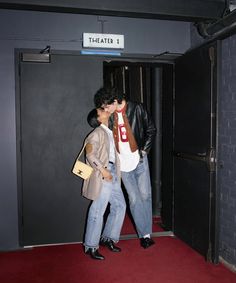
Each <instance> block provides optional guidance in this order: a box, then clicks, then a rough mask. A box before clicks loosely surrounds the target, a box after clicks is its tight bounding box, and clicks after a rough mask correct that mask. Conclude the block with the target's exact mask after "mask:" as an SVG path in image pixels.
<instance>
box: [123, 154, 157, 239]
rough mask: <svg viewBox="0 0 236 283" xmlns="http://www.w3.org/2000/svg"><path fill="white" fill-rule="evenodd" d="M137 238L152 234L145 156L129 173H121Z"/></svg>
mask: <svg viewBox="0 0 236 283" xmlns="http://www.w3.org/2000/svg"><path fill="white" fill-rule="evenodd" d="M121 176H122V181H123V183H124V186H125V189H126V191H127V193H128V197H129V205H130V211H131V214H132V216H133V219H134V222H135V226H136V229H137V232H138V236H139V238H142V237H143V236H144V235H147V234H151V233H152V192H151V181H150V173H149V165H148V159H147V155H145V156H144V157H143V158H142V159H140V161H139V163H138V165H137V167H136V168H135V169H134V170H132V171H130V172H121Z"/></svg>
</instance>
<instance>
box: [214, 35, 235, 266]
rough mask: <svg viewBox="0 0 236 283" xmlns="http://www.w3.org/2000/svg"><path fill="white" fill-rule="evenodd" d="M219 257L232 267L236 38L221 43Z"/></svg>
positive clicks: (233, 248) (233, 249)
mask: <svg viewBox="0 0 236 283" xmlns="http://www.w3.org/2000/svg"><path fill="white" fill-rule="evenodd" d="M219 163H220V164H219V167H220V169H219V170H218V176H219V190H220V255H221V257H222V258H223V259H224V260H226V261H227V262H228V263H230V264H231V265H234V266H235V268H236V36H235V35H234V36H232V37H230V38H228V39H225V40H224V41H223V42H222V74H221V87H220V95H219Z"/></svg>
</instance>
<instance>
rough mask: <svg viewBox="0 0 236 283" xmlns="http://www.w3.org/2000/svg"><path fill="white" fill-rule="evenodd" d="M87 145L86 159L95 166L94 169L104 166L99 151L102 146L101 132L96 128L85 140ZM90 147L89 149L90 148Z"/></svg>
mask: <svg viewBox="0 0 236 283" xmlns="http://www.w3.org/2000/svg"><path fill="white" fill-rule="evenodd" d="M85 143H86V147H85V152H86V159H87V161H88V163H89V164H90V165H91V166H92V167H93V168H94V169H98V170H99V169H100V168H102V167H103V164H102V162H101V160H100V159H99V156H98V152H99V149H100V147H101V143H102V141H101V137H100V134H99V133H98V132H97V131H96V130H94V131H93V132H92V133H91V134H90V135H89V136H88V137H87V138H86V140H85ZM88 149H89V150H88Z"/></svg>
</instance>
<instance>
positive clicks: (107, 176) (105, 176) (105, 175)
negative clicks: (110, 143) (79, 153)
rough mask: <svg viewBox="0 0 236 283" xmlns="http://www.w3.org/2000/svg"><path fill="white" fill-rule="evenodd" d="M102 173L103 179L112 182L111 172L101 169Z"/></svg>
mask: <svg viewBox="0 0 236 283" xmlns="http://www.w3.org/2000/svg"><path fill="white" fill-rule="evenodd" d="M100 170H101V173H102V178H103V179H104V180H105V181H107V182H111V181H112V175H111V173H110V171H109V170H107V169H106V168H101V169H100Z"/></svg>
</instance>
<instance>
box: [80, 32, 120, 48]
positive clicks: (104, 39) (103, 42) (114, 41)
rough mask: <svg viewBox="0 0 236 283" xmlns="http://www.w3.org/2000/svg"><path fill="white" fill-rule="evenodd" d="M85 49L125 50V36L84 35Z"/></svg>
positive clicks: (105, 34)
mask: <svg viewBox="0 0 236 283" xmlns="http://www.w3.org/2000/svg"><path fill="white" fill-rule="evenodd" d="M83 47H90V48H112V49H124V35H122V34H107V33H83Z"/></svg>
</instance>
